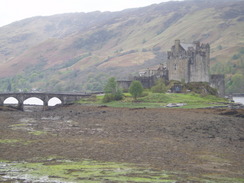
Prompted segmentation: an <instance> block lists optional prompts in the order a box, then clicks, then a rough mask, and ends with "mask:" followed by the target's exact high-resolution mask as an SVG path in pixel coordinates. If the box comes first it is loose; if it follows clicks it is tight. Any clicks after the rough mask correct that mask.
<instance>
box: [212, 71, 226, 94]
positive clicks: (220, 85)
mask: <svg viewBox="0 0 244 183" xmlns="http://www.w3.org/2000/svg"><path fill="white" fill-rule="evenodd" d="M210 86H211V87H212V88H215V89H217V90H218V94H219V96H221V97H223V96H225V76H224V75H223V74H214V75H211V76H210Z"/></svg>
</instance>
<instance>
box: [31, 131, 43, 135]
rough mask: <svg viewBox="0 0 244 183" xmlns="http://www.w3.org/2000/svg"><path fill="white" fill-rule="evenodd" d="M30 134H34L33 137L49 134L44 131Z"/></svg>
mask: <svg viewBox="0 0 244 183" xmlns="http://www.w3.org/2000/svg"><path fill="white" fill-rule="evenodd" d="M29 133H30V134H32V135H36V136H39V135H45V134H47V132H44V131H32V132H29Z"/></svg>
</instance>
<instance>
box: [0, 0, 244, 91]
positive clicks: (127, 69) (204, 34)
mask: <svg viewBox="0 0 244 183" xmlns="http://www.w3.org/2000/svg"><path fill="white" fill-rule="evenodd" d="M243 9H244V1H230V0H229V1H228V0H225V1H220V0H219V1H214V2H212V1H208V0H203V1H184V2H168V3H161V4H158V5H151V6H148V7H144V8H137V9H129V10H124V11H121V12H114V13H112V12H104V13H101V12H92V13H75V14H63V15H55V16H50V17H34V18H30V19H26V20H23V21H19V22H16V23H13V24H10V25H8V26H5V27H2V28H0V77H1V78H3V79H2V80H1V90H2V91H4V90H6V88H7V86H9V85H11V89H12V90H17V89H25V88H26V89H31V88H38V89H41V90H56V91H59V90H65V91H73V90H84V91H85V90H86V91H87V90H101V89H102V85H103V82H104V80H105V81H106V78H107V77H109V76H111V75H113V76H116V77H117V78H128V76H129V75H130V74H136V73H137V72H138V70H140V69H142V68H147V67H149V66H152V65H157V64H159V63H163V62H165V61H166V54H165V53H166V51H168V50H169V49H170V47H171V45H172V44H173V43H174V40H175V39H181V41H182V42H190V43H191V42H193V41H195V40H199V41H201V42H204V43H207V42H208V43H210V45H211V58H212V61H211V67H212V68H211V71H212V73H223V72H224V73H225V74H226V76H227V77H226V78H227V79H226V81H227V90H229V92H233V91H238V90H239V89H238V90H236V89H235V88H234V89H233V87H232V85H233V78H235V77H237V78H238V79H237V80H238V82H239V80H241V81H240V82H242V79H243V82H244V74H243V73H244V63H243V59H244V53H243V52H244V51H243V50H242V48H243V45H244V39H243V38H244V33H243V28H244V23H243V21H244V13H243V11H242V10H243ZM16 75H17V76H16ZM71 81H72V82H71ZM238 82H237V84H235V85H238ZM228 87H229V89H228ZM235 87H236V86H235ZM239 88H240V87H239ZM232 90H233V91H232ZM241 91H242V88H241ZM238 92H239V91H238ZM243 92H244V88H243Z"/></svg>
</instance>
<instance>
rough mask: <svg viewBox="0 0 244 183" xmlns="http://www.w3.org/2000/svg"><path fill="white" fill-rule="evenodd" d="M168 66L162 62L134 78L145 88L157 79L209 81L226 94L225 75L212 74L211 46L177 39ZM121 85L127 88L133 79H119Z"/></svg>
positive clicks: (170, 52)
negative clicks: (182, 41)
mask: <svg viewBox="0 0 244 183" xmlns="http://www.w3.org/2000/svg"><path fill="white" fill-rule="evenodd" d="M167 58H168V59H167V62H166V66H165V65H163V64H160V65H159V66H155V67H152V68H148V69H145V70H142V71H140V72H139V76H137V77H135V78H134V80H139V81H141V83H142V84H143V87H144V88H151V87H152V86H153V85H154V84H155V81H156V79H158V78H164V79H165V81H170V80H176V81H181V82H184V83H190V82H207V83H209V84H210V86H212V87H213V88H216V89H217V90H218V92H219V95H221V96H223V95H224V88H225V86H224V75H210V74H209V70H210V46H209V44H200V42H199V41H195V42H193V43H192V44H185V43H181V42H180V40H175V44H174V45H173V46H172V47H171V51H168V53H167ZM118 83H119V86H120V87H122V88H124V89H127V88H129V85H130V83H131V81H118Z"/></svg>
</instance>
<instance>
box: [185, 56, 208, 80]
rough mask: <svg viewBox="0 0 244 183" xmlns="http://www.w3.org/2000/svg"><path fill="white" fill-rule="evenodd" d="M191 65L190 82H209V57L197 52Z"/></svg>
mask: <svg viewBox="0 0 244 183" xmlns="http://www.w3.org/2000/svg"><path fill="white" fill-rule="evenodd" d="M189 65H190V80H189V82H209V67H208V58H206V57H204V56H201V55H200V54H197V55H196V56H195V60H194V62H193V63H189Z"/></svg>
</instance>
